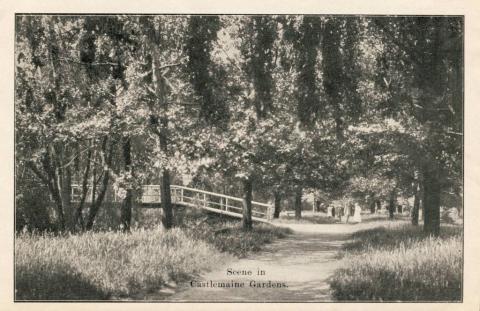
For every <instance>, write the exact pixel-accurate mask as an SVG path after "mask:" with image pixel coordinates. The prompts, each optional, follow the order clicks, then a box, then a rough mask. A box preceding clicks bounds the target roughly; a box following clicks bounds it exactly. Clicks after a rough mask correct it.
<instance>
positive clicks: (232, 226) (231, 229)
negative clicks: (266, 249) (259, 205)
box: [183, 214, 291, 258]
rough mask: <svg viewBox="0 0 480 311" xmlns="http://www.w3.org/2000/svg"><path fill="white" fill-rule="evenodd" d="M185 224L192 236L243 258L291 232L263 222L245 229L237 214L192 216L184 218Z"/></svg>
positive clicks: (186, 229) (186, 230)
mask: <svg viewBox="0 0 480 311" xmlns="http://www.w3.org/2000/svg"><path fill="white" fill-rule="evenodd" d="M183 228H184V229H185V232H186V233H187V234H188V235H189V236H191V237H192V238H195V239H199V240H202V241H204V242H207V243H208V244H210V245H213V246H214V247H215V248H217V249H218V250H219V251H221V252H228V253H231V254H233V255H235V256H237V257H240V258H242V257H245V256H247V255H248V254H249V253H251V252H257V251H259V250H261V248H262V246H263V245H265V244H268V243H271V242H273V241H274V240H276V239H279V238H283V237H285V236H286V235H288V234H289V233H291V230H290V229H288V228H280V227H275V226H272V225H269V224H262V223H254V225H253V229H252V230H250V231H245V230H243V229H242V228H241V227H240V226H239V219H238V218H229V217H223V216H218V215H216V214H209V215H206V214H196V216H194V217H192V216H190V217H188V220H184V222H183Z"/></svg>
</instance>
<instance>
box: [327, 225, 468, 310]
mask: <svg viewBox="0 0 480 311" xmlns="http://www.w3.org/2000/svg"><path fill="white" fill-rule="evenodd" d="M343 256H344V258H343V260H342V263H341V265H342V268H340V269H337V270H336V271H335V273H334V275H333V277H332V278H331V280H330V286H331V288H332V290H333V295H334V297H335V298H336V299H338V300H388V301H394V300H402V301H418V300H421V301H458V300H460V299H461V284H462V236H461V231H460V228H453V227H450V228H448V227H447V228H443V233H442V235H441V236H440V237H430V236H426V235H425V234H423V233H422V231H421V229H419V228H416V227H412V226H402V227H399V228H394V227H392V228H380V229H374V230H367V231H363V232H358V233H357V234H355V235H354V236H353V242H352V243H349V244H347V245H346V246H345V252H344V253H343Z"/></svg>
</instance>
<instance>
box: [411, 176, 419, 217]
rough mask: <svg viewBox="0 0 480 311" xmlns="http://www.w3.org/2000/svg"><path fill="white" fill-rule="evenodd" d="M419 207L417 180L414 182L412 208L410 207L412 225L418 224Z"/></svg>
mask: <svg viewBox="0 0 480 311" xmlns="http://www.w3.org/2000/svg"><path fill="white" fill-rule="evenodd" d="M419 208H420V193H419V189H418V182H417V183H415V193H414V199H413V209H412V225H414V226H418V211H419Z"/></svg>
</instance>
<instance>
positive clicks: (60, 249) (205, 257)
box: [15, 227, 227, 300]
mask: <svg viewBox="0 0 480 311" xmlns="http://www.w3.org/2000/svg"><path fill="white" fill-rule="evenodd" d="M226 257H227V256H226V255H225V254H219V253H218V252H217V251H215V250H214V249H213V248H212V247H211V246H209V245H207V244H206V243H203V242H201V241H195V240H192V239H191V238H189V237H188V236H186V235H185V234H184V233H183V232H182V231H181V230H179V229H173V230H170V231H168V232H165V231H163V230H162V229H161V228H159V227H157V228H154V229H151V230H143V229H142V230H133V231H132V232H131V233H130V234H124V233H120V232H96V233H93V232H92V233H84V234H80V235H68V236H53V235H47V234H45V235H41V236H40V235H34V234H20V235H18V236H17V237H16V241H15V281H16V283H15V286H16V299H17V300H49V299H55V300H69V299H107V298H114V297H120V298H121V297H126V296H132V295H136V294H139V293H141V292H152V291H154V290H156V289H159V288H161V287H162V286H163V285H164V284H165V283H167V282H170V281H178V280H180V279H183V278H187V277H191V276H193V275H196V274H198V273H200V272H201V271H202V270H205V269H210V268H211V267H213V266H215V265H217V264H218V262H222V261H224V260H225V259H226Z"/></svg>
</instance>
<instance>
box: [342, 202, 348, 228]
mask: <svg viewBox="0 0 480 311" xmlns="http://www.w3.org/2000/svg"><path fill="white" fill-rule="evenodd" d="M342 214H343V216H345V223H346V224H348V219H349V218H350V207H349V206H344V207H343V210H342Z"/></svg>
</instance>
